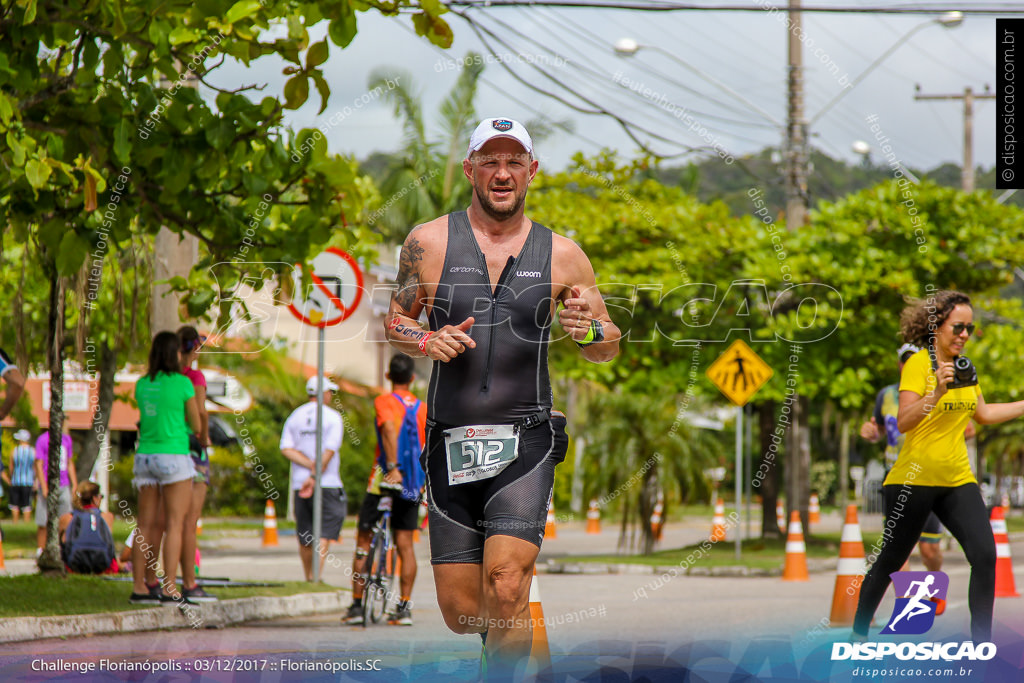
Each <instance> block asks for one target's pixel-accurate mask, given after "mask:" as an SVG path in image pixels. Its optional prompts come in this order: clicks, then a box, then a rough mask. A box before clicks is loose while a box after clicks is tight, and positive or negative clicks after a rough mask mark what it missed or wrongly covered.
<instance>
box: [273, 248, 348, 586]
mask: <svg viewBox="0 0 1024 683" xmlns="http://www.w3.org/2000/svg"><path fill="white" fill-rule="evenodd" d="M311 266H312V268H310V270H311V271H312V272H311V273H310V276H311V277H312V280H313V286H312V287H309V288H308V290H307V292H306V294H305V295H298V294H297V295H296V297H295V299H294V300H293V301H292V302H291V303H289V304H288V310H289V311H291V313H292V315H294V316H295V317H296V318H298V319H299V320H301V321H302V322H303V323H305V324H306V325H312V326H313V327H315V328H317V353H316V390H317V391H316V439H315V442H316V454H315V456H314V458H313V538H312V539H311V541H310V544H311V545H312V546H313V547H315V548H316V550H317V553H316V554H317V556H316V557H315V558H314V559H313V571H312V572H311V574H312V576H313V581H319V580H320V558H321V552H326V551H327V549H326V548H323V549H322V550H321V548H320V543H321V541H322V539H321V538H320V536H321V533H322V530H323V489H322V488H321V485H322V483H323V482H322V481H321V479H322V476H323V468H324V436H323V431H324V346H325V335H326V330H327V327H328V326H333V325H337V324H338V323H340V322H342V321H344V320H345V319H347V318H348V317H349V316H351V315H352V314H353V313H355V311H356V308H358V306H359V301H360V300H361V299H362V296H363V273H362V271H361V270H360V269H359V264H358V263H356V260H355V259H354V258H352V257H351V256H350V255H349V254H347V253H346V252H344V251H342V250H341V249H339V248H337V247H327V249H325V250H324V251H322V252H321V253H319V254H317V255H316V256H315V257H314V258H313V261H312V264H311ZM302 271H303V268H302V265H301V264H298V263H297V264H295V270H293V271H292V278H293V280H292V281H293V282H294V283H295V291H296V292H302V291H303V286H302ZM336 455H337V456H338V458H341V454H340V453H337V454H336ZM336 465H337V463H335V466H336Z"/></svg>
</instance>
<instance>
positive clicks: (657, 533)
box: [651, 491, 665, 541]
mask: <svg viewBox="0 0 1024 683" xmlns="http://www.w3.org/2000/svg"><path fill="white" fill-rule="evenodd" d="M664 501H665V497H664V496H663V495H662V494H661V491H658V500H657V501H655V503H654V512H652V513H651V535H652V536H654V540H655V541H660V540H661V532H662V531H663V530H664V528H665V525H664V524H663V523H662V513H664V512H665V502H664Z"/></svg>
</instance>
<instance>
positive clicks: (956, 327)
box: [953, 323, 974, 337]
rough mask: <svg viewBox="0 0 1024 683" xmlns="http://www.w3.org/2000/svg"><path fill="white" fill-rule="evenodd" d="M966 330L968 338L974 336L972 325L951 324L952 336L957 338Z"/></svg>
mask: <svg viewBox="0 0 1024 683" xmlns="http://www.w3.org/2000/svg"><path fill="white" fill-rule="evenodd" d="M964 330H967V334H968V336H970V335H972V334H974V323H954V324H953V336H954V337H959V336H960V335H961V334H963V333H964Z"/></svg>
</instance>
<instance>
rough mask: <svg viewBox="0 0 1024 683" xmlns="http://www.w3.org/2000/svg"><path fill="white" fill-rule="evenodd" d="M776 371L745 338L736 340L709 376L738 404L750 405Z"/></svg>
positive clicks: (713, 366)
mask: <svg viewBox="0 0 1024 683" xmlns="http://www.w3.org/2000/svg"><path fill="white" fill-rule="evenodd" d="M773 374H775V373H774V372H773V371H772V369H771V368H770V367H769V366H768V364H767V363H765V362H764V361H763V360H761V357H760V356H758V355H757V354H756V353H754V350H753V349H751V348H750V347H749V346H747V344H746V343H745V342H744V341H743V340H742V339H737V340H736V341H734V342H733V343H732V344H731V345H730V346H729V348H728V349H726V350H725V353H723V354H722V355H721V356H719V357H718V360H716V361H715V362H714V363H712V364H711V367H709V368H708V371H707V375H708V379H710V380H711V381H712V382H713V383H714V385H715V386H716V387H718V390H719V391H721V392H722V393H723V394H725V396H726V398H728V399H729V400H730V401H732V402H733V403H735V404H736V405H738V406H743V405H746V404H747V401H749V400H750V397H751V396H753V395H754V394H756V393H757V390H758V389H760V388H761V387H763V386H764V385H765V383H766V382H767V381H768V380H770V379H771V378H772V375H773Z"/></svg>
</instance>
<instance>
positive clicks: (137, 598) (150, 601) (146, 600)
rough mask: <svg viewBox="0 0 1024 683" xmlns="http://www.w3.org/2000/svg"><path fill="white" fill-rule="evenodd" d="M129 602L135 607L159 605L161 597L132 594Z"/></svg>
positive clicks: (148, 594) (147, 594) (149, 594)
mask: <svg viewBox="0 0 1024 683" xmlns="http://www.w3.org/2000/svg"><path fill="white" fill-rule="evenodd" d="M128 602H130V603H131V604H133V605H159V604H160V596H159V595H153V594H152V593H132V594H131V596H129V598H128Z"/></svg>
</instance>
